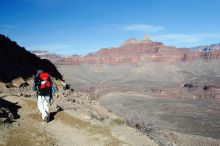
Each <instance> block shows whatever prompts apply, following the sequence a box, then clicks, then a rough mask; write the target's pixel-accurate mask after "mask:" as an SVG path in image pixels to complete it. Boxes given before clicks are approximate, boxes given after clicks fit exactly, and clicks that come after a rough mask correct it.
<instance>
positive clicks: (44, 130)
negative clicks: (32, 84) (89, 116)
mask: <svg viewBox="0 0 220 146" xmlns="http://www.w3.org/2000/svg"><path fill="white" fill-rule="evenodd" d="M3 99H4V100H7V101H9V102H11V103H15V104H16V103H17V105H19V106H21V108H19V109H18V115H19V116H20V117H19V118H18V119H16V122H14V123H12V125H11V126H9V127H8V128H3V129H2V130H1V132H0V133H1V134H0V146H5V145H6V146H28V145H30V146H42V145H45V146H61V145H62V146H78V145H80V146H90V145H91V146H94V145H96V146H119V145H125V146H127V145H135V146H138V145H140V146H151V145H152V146H154V145H156V144H155V143H154V141H152V140H151V139H149V138H148V137H147V136H145V135H143V134H141V133H139V132H137V131H136V130H135V129H133V128H130V127H127V126H125V125H120V124H117V122H115V123H114V122H112V123H110V124H100V123H99V124H98V123H95V124H94V123H91V122H89V121H86V120H82V119H79V118H76V117H74V116H73V115H71V110H67V111H60V112H55V111H54V112H53V111H51V118H52V120H51V121H50V122H49V123H44V122H42V120H41V117H40V113H39V112H38V109H37V105H36V101H35V100H34V99H30V98H28V99H27V98H23V97H15V96H6V97H3Z"/></svg>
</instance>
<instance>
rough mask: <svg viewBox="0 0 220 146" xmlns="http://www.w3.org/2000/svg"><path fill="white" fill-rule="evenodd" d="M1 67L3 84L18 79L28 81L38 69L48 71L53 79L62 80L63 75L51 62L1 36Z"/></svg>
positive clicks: (0, 73)
mask: <svg viewBox="0 0 220 146" xmlns="http://www.w3.org/2000/svg"><path fill="white" fill-rule="evenodd" d="M0 67H1V72H0V81H1V82H11V81H12V80H13V79H15V78H18V77H22V78H23V79H27V78H29V77H31V76H33V75H34V74H35V72H36V71H37V70H38V69H43V70H45V71H48V72H49V73H50V74H51V75H52V76H53V77H55V78H57V79H62V75H61V74H60V73H59V72H58V71H57V69H56V67H55V66H54V65H53V64H52V63H51V62H50V61H49V60H47V59H40V58H39V57H37V56H36V55H34V54H32V53H30V52H29V51H27V50H26V49H25V48H24V47H20V46H19V45H18V44H17V43H16V42H13V41H11V40H10V39H9V38H7V37H6V36H4V35H0Z"/></svg>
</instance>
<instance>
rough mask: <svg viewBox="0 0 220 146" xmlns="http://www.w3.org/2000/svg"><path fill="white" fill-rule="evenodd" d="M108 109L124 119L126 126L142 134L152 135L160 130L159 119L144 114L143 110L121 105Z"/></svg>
mask: <svg viewBox="0 0 220 146" xmlns="http://www.w3.org/2000/svg"><path fill="white" fill-rule="evenodd" d="M107 109H108V110H109V111H111V112H113V113H116V114H117V115H119V116H121V117H123V118H124V122H125V124H126V125H128V126H131V127H135V128H136V129H138V130H139V131H141V132H144V133H150V132H151V131H152V130H156V129H158V128H159V126H158V125H159V124H158V121H159V120H158V118H157V117H155V116H154V115H151V114H149V113H144V112H143V110H142V109H131V108H127V107H124V106H122V105H119V104H117V105H114V106H108V107H107ZM140 111H142V112H140ZM118 122H119V121H118Z"/></svg>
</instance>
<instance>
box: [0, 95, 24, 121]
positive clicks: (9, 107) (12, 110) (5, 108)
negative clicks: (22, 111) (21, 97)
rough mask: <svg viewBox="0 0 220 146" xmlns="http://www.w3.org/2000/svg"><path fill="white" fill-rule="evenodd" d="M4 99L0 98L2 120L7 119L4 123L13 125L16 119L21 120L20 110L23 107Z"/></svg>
mask: <svg viewBox="0 0 220 146" xmlns="http://www.w3.org/2000/svg"><path fill="white" fill-rule="evenodd" d="M3 98H4V97H3ZM3 98H0V109H1V112H0V118H5V120H4V121H3V122H8V123H12V122H14V120H15V119H19V118H20V115H19V114H18V109H19V108H21V106H19V105H18V103H13V102H10V101H7V100H5V99H3ZM11 114H12V115H11Z"/></svg>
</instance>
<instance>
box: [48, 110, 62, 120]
mask: <svg viewBox="0 0 220 146" xmlns="http://www.w3.org/2000/svg"><path fill="white" fill-rule="evenodd" d="M61 111H63V108H61V107H58V109H57V110H56V111H54V112H51V113H50V121H49V122H51V121H53V120H54V117H55V115H56V114H57V113H58V112H61Z"/></svg>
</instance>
